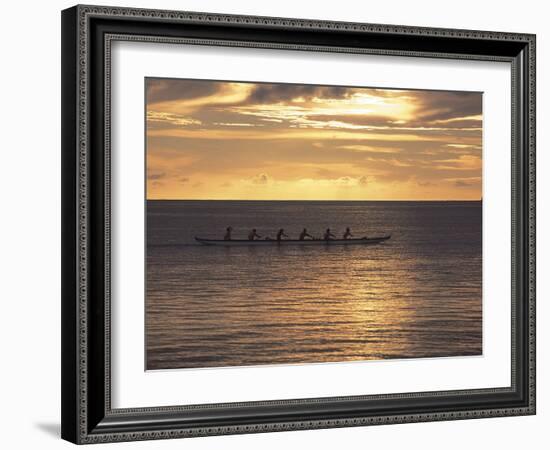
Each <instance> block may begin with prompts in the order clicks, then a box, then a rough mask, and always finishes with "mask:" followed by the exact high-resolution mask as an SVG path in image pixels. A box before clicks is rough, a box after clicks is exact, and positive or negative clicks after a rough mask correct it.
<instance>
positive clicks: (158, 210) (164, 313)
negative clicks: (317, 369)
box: [145, 200, 482, 370]
mask: <svg viewBox="0 0 550 450" xmlns="http://www.w3.org/2000/svg"><path fill="white" fill-rule="evenodd" d="M228 226H232V227H233V238H235V239H237V238H242V239H244V238H246V237H247V234H248V232H249V231H250V230H251V229H252V228H256V229H257V231H258V233H259V234H260V235H262V236H271V237H274V236H275V235H276V233H277V230H278V229H279V228H284V229H285V232H286V233H287V234H289V235H290V236H291V237H292V238H294V239H296V238H297V237H298V234H299V233H300V231H301V230H302V229H303V228H304V227H306V228H307V229H308V231H309V233H310V234H313V235H315V236H322V234H323V232H324V230H325V229H326V228H329V227H330V228H331V230H332V231H333V232H334V233H335V234H337V235H339V236H341V235H342V233H343V232H344V230H345V228H346V227H350V228H351V231H352V233H353V234H354V235H355V236H357V237H362V236H367V237H373V236H381V235H385V234H391V236H392V237H391V239H390V240H389V241H386V242H384V243H382V244H379V245H373V246H360V245H359V246H324V245H321V246H304V247H301V246H290V245H289V246H277V245H274V246H262V247H250V246H237V247H211V246H203V245H200V244H198V243H196V242H195V240H194V237H195V236H200V237H207V238H218V239H221V238H222V237H223V235H224V232H225V229H226V227H228ZM481 238H482V206H481V202H458V201H457V202H413V201H402V202H394V201H392V202H383V201H377V202H368V201H366V202H362V201H354V202H348V201H311V202H310V201H168V200H149V201H148V202H147V242H146V254H147V256H146V264H147V267H146V274H147V277H146V294H147V295H146V311H145V314H146V317H145V324H146V330H145V333H146V368H147V369H148V370H155V369H175V368H200V367H229V366H255V365H264V364H303V363H321V362H340V361H362V360H375V359H391V358H425V357H447V356H469V355H481V353H482V245H481Z"/></svg>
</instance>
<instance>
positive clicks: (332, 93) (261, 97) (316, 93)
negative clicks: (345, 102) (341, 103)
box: [246, 84, 350, 104]
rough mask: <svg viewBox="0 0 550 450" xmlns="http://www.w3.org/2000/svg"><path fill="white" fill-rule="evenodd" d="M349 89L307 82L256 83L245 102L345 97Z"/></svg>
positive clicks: (278, 101) (276, 101)
mask: <svg viewBox="0 0 550 450" xmlns="http://www.w3.org/2000/svg"><path fill="white" fill-rule="evenodd" d="M349 92H350V89H349V88H345V87H340V86H315V85H307V84H258V85H256V86H255V88H254V90H253V91H252V93H251V94H250V96H249V97H248V99H247V100H246V103H260V104H261V103H280V102H285V101H289V100H294V99H297V98H300V97H302V98H304V99H312V98H314V97H317V98H346V97H347V96H348V95H349Z"/></svg>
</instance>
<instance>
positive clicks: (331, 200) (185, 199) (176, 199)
mask: <svg viewBox="0 0 550 450" xmlns="http://www.w3.org/2000/svg"><path fill="white" fill-rule="evenodd" d="M145 200H146V201H153V202H154V201H161V202H170V201H173V202H180V201H183V202H481V201H483V198H480V199H428V200H426V199H388V200H380V199H373V200H334V199H316V200H308V199H304V200H296V199H281V200H273V199H268V200H264V199H240V198H222V199H219V198H146V199H145Z"/></svg>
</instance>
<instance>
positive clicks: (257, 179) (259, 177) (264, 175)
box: [251, 173, 271, 185]
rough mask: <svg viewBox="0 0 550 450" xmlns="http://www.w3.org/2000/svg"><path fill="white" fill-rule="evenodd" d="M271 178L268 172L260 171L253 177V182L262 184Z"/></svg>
mask: <svg viewBox="0 0 550 450" xmlns="http://www.w3.org/2000/svg"><path fill="white" fill-rule="evenodd" d="M270 180H271V179H270V177H269V175H268V174H267V173H260V174H258V175H256V176H254V177H252V179H251V181H252V184H262V185H265V184H268V183H269V181H270Z"/></svg>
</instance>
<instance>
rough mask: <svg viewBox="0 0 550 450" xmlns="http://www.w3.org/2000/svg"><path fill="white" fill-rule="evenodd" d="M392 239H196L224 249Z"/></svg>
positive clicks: (366, 242) (376, 241)
mask: <svg viewBox="0 0 550 450" xmlns="http://www.w3.org/2000/svg"><path fill="white" fill-rule="evenodd" d="M389 238H391V235H389V236H380V237H372V238H368V237H363V238H354V239H329V240H325V239H304V240H302V241H301V240H299V239H282V240H280V241H277V240H276V239H258V240H254V241H250V240H248V239H231V240H230V241H226V240H223V239H205V238H200V237H195V240H196V241H197V242H200V243H201V244H203V245H218V246H222V247H233V246H237V245H251V246H252V245H254V246H264V245H373V244H380V243H381V242H384V241H387V240H388V239H389Z"/></svg>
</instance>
